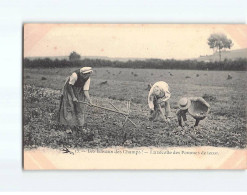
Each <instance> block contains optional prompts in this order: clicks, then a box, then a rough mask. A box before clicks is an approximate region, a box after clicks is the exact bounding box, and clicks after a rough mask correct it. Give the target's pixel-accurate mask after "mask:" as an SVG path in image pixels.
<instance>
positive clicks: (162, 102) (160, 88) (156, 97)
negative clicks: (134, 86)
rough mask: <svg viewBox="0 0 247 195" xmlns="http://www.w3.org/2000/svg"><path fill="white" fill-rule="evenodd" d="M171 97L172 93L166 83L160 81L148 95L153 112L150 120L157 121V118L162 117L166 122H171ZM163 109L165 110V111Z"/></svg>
mask: <svg viewBox="0 0 247 195" xmlns="http://www.w3.org/2000/svg"><path fill="white" fill-rule="evenodd" d="M170 97H171V93H170V91H169V86H168V84H167V83H166V82H164V81H159V82H156V83H155V84H154V85H153V86H152V87H151V89H150V91H149V94H148V105H149V108H150V110H151V111H150V114H151V117H150V118H149V119H150V120H155V119H156V117H157V116H161V118H162V119H163V120H164V121H169V117H171V108H170V103H169V99H170ZM163 108H165V109H164V110H163Z"/></svg>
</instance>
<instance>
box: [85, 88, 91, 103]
mask: <svg viewBox="0 0 247 195" xmlns="http://www.w3.org/2000/svg"><path fill="white" fill-rule="evenodd" d="M84 94H85V97H86V99H87V100H88V102H89V103H90V104H92V100H91V98H90V95H89V91H88V90H86V91H84Z"/></svg>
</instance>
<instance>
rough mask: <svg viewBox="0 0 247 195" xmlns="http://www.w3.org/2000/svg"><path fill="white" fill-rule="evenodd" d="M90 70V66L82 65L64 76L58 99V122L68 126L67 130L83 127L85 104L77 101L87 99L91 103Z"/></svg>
mask: <svg viewBox="0 0 247 195" xmlns="http://www.w3.org/2000/svg"><path fill="white" fill-rule="evenodd" d="M92 72H93V70H92V68H91V67H83V68H81V69H78V70H76V71H74V72H73V73H72V74H71V76H69V77H67V78H66V82H65V84H64V86H63V90H62V96H61V100H60V107H59V119H58V122H59V123H60V124H62V125H66V126H67V128H69V129H67V130H70V131H71V129H70V128H71V127H73V126H79V127H83V126H84V124H85V109H86V105H84V104H80V103H79V102H78V101H82V102H84V101H85V100H86V99H87V100H88V102H89V103H90V104H92V101H91V98H90V96H89V87H90V76H91V74H92ZM67 130H66V131H67Z"/></svg>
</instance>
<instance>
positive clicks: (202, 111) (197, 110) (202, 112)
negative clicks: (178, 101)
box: [188, 101, 209, 119]
mask: <svg viewBox="0 0 247 195" xmlns="http://www.w3.org/2000/svg"><path fill="white" fill-rule="evenodd" d="M188 112H189V114H190V115H191V116H192V117H194V118H195V119H204V118H205V117H206V115H207V114H208V112H209V108H208V107H207V106H206V105H205V104H203V103H202V102H200V101H191V105H190V107H189V109H188Z"/></svg>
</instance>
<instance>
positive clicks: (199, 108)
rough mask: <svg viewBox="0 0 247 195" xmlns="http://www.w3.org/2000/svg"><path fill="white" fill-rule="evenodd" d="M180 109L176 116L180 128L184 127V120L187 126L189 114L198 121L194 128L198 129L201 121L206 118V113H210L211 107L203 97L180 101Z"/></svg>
mask: <svg viewBox="0 0 247 195" xmlns="http://www.w3.org/2000/svg"><path fill="white" fill-rule="evenodd" d="M192 106H193V107H192ZM178 107H179V110H178V111H177V112H176V114H177V118H178V124H179V126H180V127H182V119H183V121H184V123H185V124H186V125H187V118H186V113H187V112H189V114H190V115H191V116H192V117H193V118H194V119H196V122H195V125H194V127H197V126H198V125H199V122H200V120H203V119H204V118H205V117H206V113H207V112H208V111H209V108H210V105H209V104H208V103H207V102H206V101H205V100H204V99H203V98H201V97H190V98H185V97H184V98H181V99H180V100H179V102H178Z"/></svg>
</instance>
